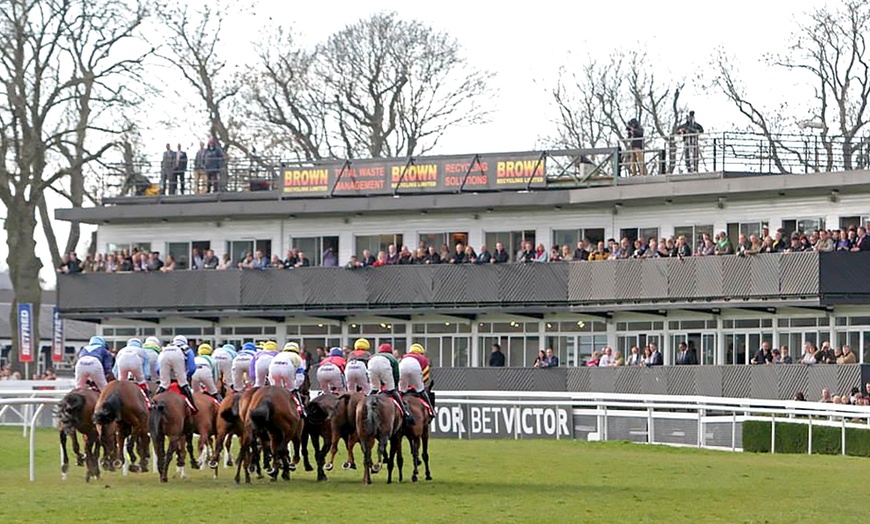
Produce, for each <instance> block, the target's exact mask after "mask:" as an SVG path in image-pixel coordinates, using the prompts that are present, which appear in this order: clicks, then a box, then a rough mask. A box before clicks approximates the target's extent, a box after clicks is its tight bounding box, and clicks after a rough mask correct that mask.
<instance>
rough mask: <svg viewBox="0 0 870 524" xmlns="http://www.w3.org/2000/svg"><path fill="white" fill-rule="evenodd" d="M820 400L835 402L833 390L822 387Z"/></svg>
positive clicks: (828, 402) (829, 402) (827, 402)
mask: <svg viewBox="0 0 870 524" xmlns="http://www.w3.org/2000/svg"><path fill="white" fill-rule="evenodd" d="M819 402H823V403H825V404H831V403H833V402H834V399H833V397H831V390H830V389H828V388H823V389H822V398H820V399H819Z"/></svg>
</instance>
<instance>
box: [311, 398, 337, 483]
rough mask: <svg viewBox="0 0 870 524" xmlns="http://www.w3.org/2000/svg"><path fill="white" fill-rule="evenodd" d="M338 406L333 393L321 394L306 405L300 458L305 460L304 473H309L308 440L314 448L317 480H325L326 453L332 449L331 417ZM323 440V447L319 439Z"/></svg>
mask: <svg viewBox="0 0 870 524" xmlns="http://www.w3.org/2000/svg"><path fill="white" fill-rule="evenodd" d="M337 406H338V397H337V396H336V395H335V394H334V393H322V394H321V395H320V396H318V397H317V398H315V399H314V400H312V401H311V402H309V403H308V418H307V420H306V421H305V430H304V432H303V434H302V456H303V457H304V459H305V471H311V469H312V468H311V463H309V462H308V440H309V439H310V440H311V444H312V445H313V446H314V461H315V462H316V463H317V480H318V481H321V480H327V479H326V473H325V472H324V471H323V470H324V462H325V461H326V460H325V459H326V453H327V451H328V450H329V449H330V448H331V447H332V440H333V433H332V416H333V414H334V413H335V410H336V407H337ZM321 438H322V439H323V445H322V446H321V444H320V439H321Z"/></svg>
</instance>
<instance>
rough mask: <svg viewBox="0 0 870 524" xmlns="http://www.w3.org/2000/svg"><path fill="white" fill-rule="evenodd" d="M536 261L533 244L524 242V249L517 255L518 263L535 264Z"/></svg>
mask: <svg viewBox="0 0 870 524" xmlns="http://www.w3.org/2000/svg"><path fill="white" fill-rule="evenodd" d="M534 260H535V251H534V250H533V249H532V243H531V242H529V241H528V240H523V248H522V249H521V250H520V252H519V253H517V262H523V263H525V262H533V261H534Z"/></svg>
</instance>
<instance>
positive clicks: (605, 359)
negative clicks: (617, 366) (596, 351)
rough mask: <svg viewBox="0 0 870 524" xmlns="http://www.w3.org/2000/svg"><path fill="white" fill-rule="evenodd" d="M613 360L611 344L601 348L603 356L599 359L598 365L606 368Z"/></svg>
mask: <svg viewBox="0 0 870 524" xmlns="http://www.w3.org/2000/svg"><path fill="white" fill-rule="evenodd" d="M612 361H613V349H612V348H611V347H610V346H604V348H603V349H602V350H601V357H600V358H599V359H598V367H601V368H606V367H607V366H609V365H610V363H611V362H612Z"/></svg>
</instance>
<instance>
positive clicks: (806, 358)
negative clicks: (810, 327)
mask: <svg viewBox="0 0 870 524" xmlns="http://www.w3.org/2000/svg"><path fill="white" fill-rule="evenodd" d="M814 353H815V348H813V345H812V344H810V343H809V342H807V343H806V344H804V354H803V356H802V357H801V364H803V365H805V366H811V365H813V364H815V363H816V357H815V354H814Z"/></svg>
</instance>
